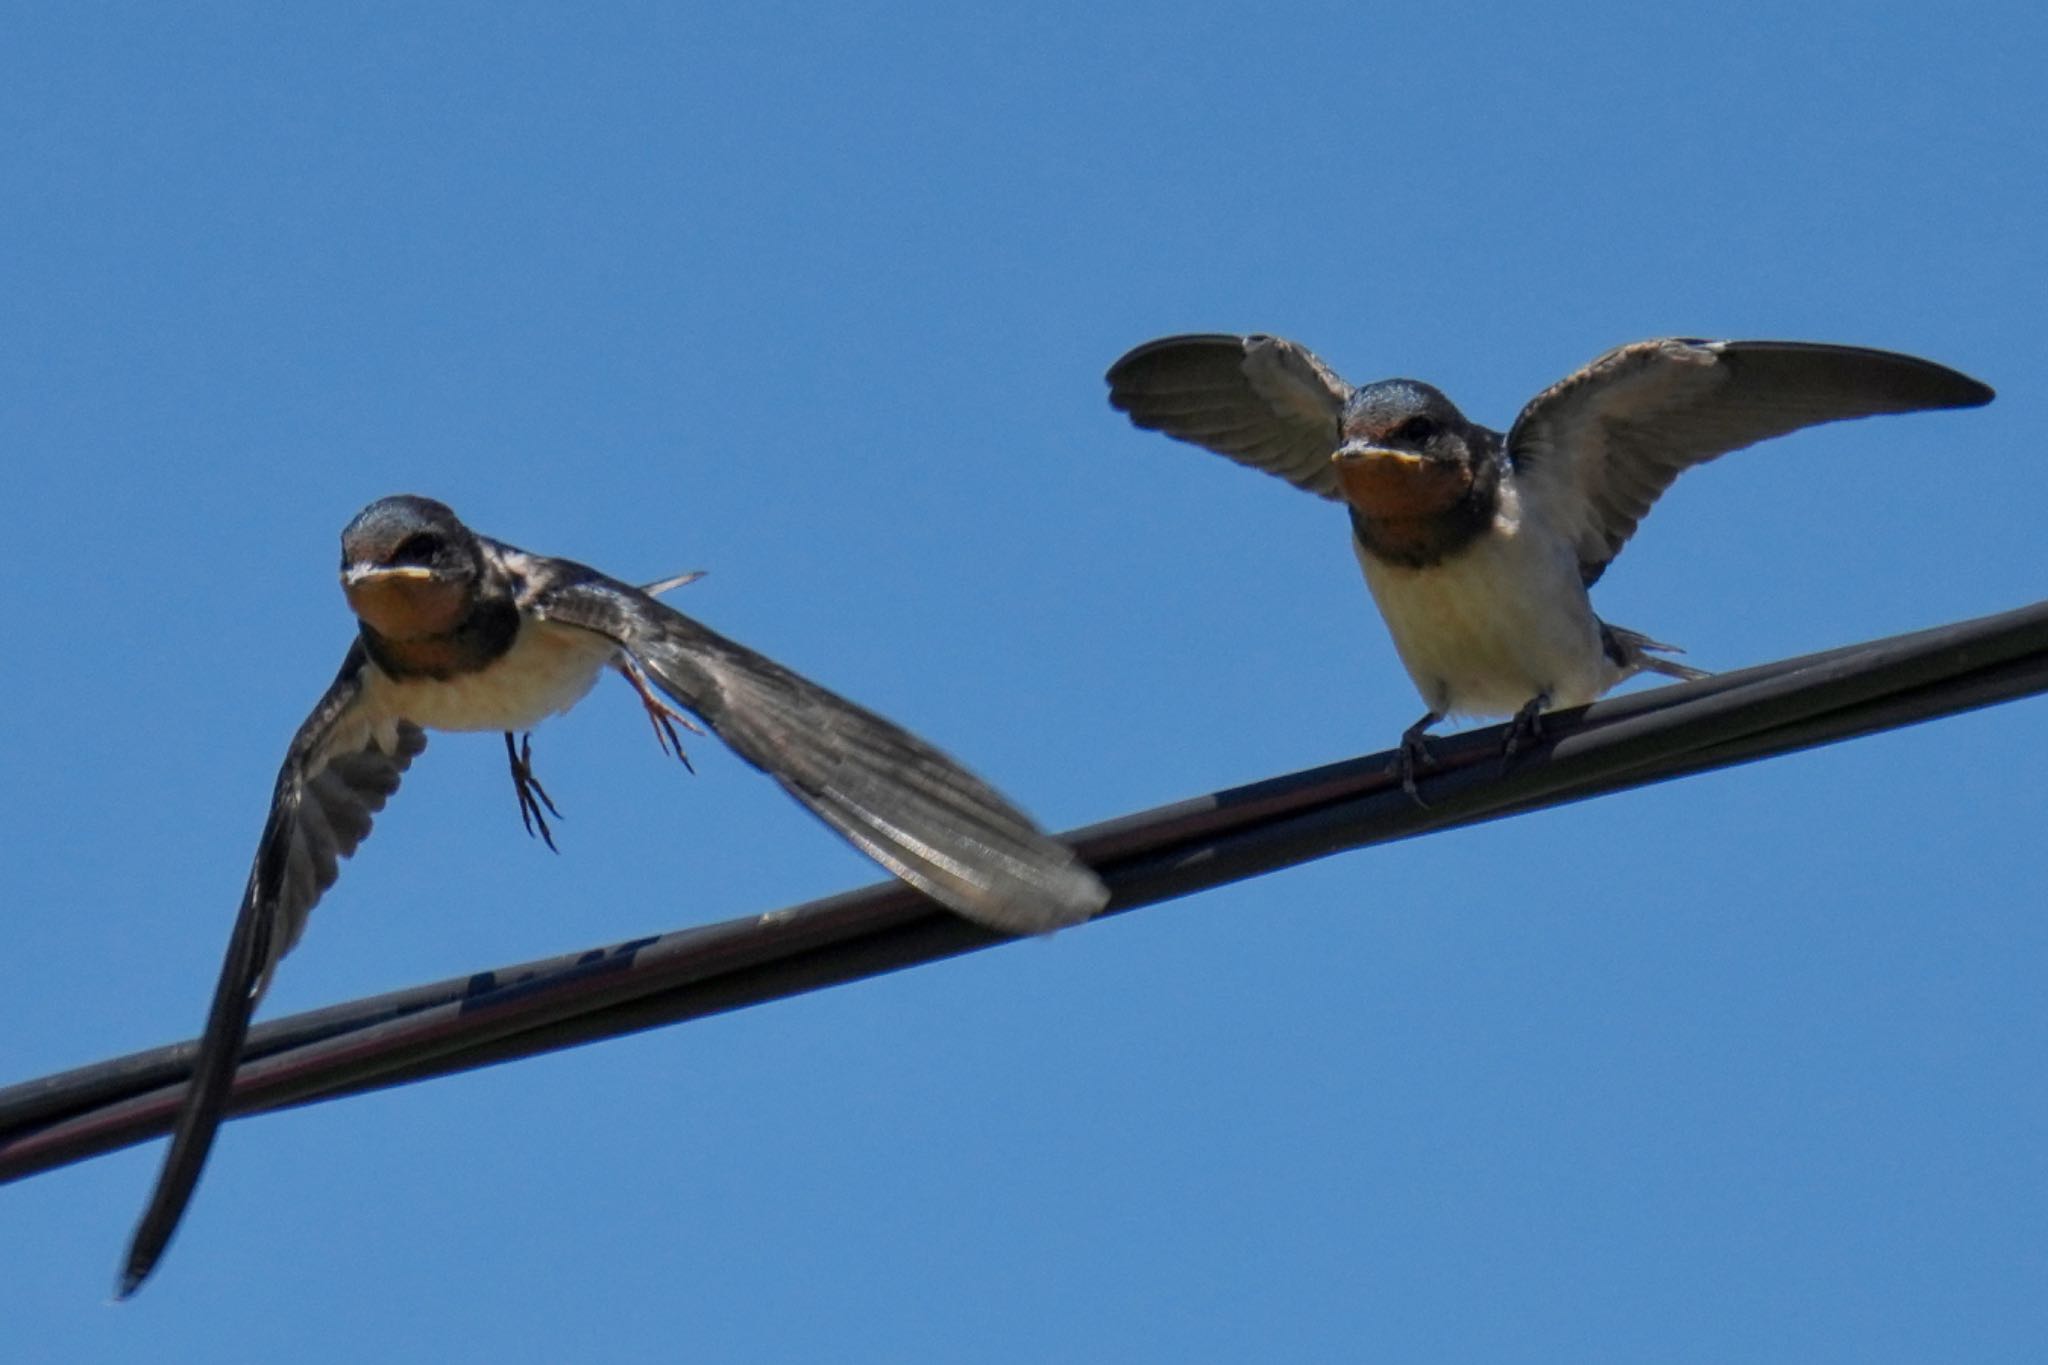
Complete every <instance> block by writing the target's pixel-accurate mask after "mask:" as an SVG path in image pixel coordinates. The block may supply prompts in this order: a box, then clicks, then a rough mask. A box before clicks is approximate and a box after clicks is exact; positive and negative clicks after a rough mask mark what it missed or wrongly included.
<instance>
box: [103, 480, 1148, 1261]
mask: <svg viewBox="0 0 2048 1365" xmlns="http://www.w3.org/2000/svg"><path fill="white" fill-rule="evenodd" d="M692 577H695V575H684V576H683V577H681V578H677V579H670V580H667V581H665V582H662V583H657V584H653V585H650V586H651V588H652V589H653V590H654V591H660V590H663V589H666V588H669V587H674V586H676V585H678V584H680V583H682V582H686V581H688V579H689V578H692ZM341 582H342V590H343V591H344V592H345V593H346V594H347V597H348V603H349V606H350V608H351V609H352V610H353V611H354V612H355V614H356V616H357V618H358V620H359V623H360V629H359V631H358V633H357V638H356V640H355V642H354V644H353V645H352V646H351V647H350V648H349V651H348V655H347V657H346V658H345V659H344V660H343V661H342V665H341V673H340V675H339V676H338V677H336V678H335V680H334V682H333V684H332V685H331V686H329V688H328V689H327V694H326V695H325V696H324V697H322V698H321V699H320V702H319V704H318V705H317V706H315V707H314V708H313V714H312V715H310V716H308V717H307V718H306V722H305V724H303V725H301V726H300V727H299V731H298V733H297V734H296V735H295V736H293V738H292V742H291V747H290V748H289V749H288V750H287V751H286V754H285V760H284V767H283V769H282V771H280V772H279V773H278V778H277V788H276V792H275V794H274V795H273V797H272V799H271V806H270V818H269V820H268V822H267V823H266V824H265V825H264V828H263V837H262V839H261V841H260V842H259V843H258V845H257V849H256V862H255V866H254V867H253V868H251V870H250V873H249V883H248V888H247V890H246V891H245V892H244V893H243V897H242V906H241V912H240V914H239V916H238V917H237V918H236V921H235V929H234V934H233V937H232V938H231V939H230V941H229V944H228V951H227V960H226V961H225V963H223V965H222V967H221V975H220V983H219V985H218V986H217V987H216V988H215V991H214V997H213V1005H212V1008H211V1011H210V1012H209V1013H208V1015H207V1020H206V1028H205V1031H204V1033H202V1034H201V1036H200V1041H199V1051H198V1055H197V1057H196V1058H195V1059H194V1061H193V1064H192V1082H191V1088H190V1090H189V1091H188V1093H187V1095H186V1099H185V1104H184V1108H183V1109H182V1110H181V1111H180V1112H179V1115H178V1119H177V1122H176V1125H175V1126H174V1127H173V1129H172V1133H171V1145H170V1150H169V1152H168V1154H167V1155H166V1156H165V1158H164V1166H163V1171H162V1174H161V1175H160V1176H159V1177H158V1179H157V1185H156V1189H155V1191H154V1193H153V1194H152V1195H151V1198H150V1203H149V1207H148V1208H147V1209H146V1210H145V1211H144V1212H143V1215H142V1219H141V1221H140V1222H139V1223H138V1224H137V1226H136V1230H135V1236H134V1239H133V1241H132V1242H131V1243H130V1246H129V1252H128V1259H127V1262H126V1264H125V1266H124V1269H123V1273H122V1278H121V1288H120V1293H121V1295H122V1296H123V1297H126V1296H127V1295H128V1294H131V1293H133V1292H134V1291H135V1289H136V1288H137V1287H138V1286H139V1285H140V1284H141V1283H142V1281H143V1279H144V1277H146V1276H147V1275H148V1274H149V1272H150V1270H151V1268H152V1267H153V1266H154V1265H155V1264H156V1261H157V1258H158V1257H159V1256H160V1255H161V1253H162V1251H163V1248H164V1246H165V1244H166V1243H167V1242H168V1241H169V1240H170V1236H171V1233H172V1231H173V1230H174V1229H175V1228H176V1227H177V1223H178V1219H179V1217H180V1215H181V1214H182V1213H183V1212H184V1208H185V1205H186V1203H187V1201H188V1200H189V1199H190V1197H191V1193H192V1188H193V1186H194V1184H195V1183H196V1182H197V1181H198V1178H199V1171H200V1168H201V1166H202V1165H204V1163H205V1160H206V1153H207V1149H208V1148H209V1147H210V1146H211V1145H212V1142H213V1135H214V1132H215V1130H216V1129H217V1128H218V1127H219V1124H220V1120H221V1117H222V1113H223V1111H224V1109H225V1106H226V1103H227V1097H228V1090H229V1086H230V1083H231V1081H232V1079H233V1077H234V1072H235V1066H236V1063H237V1061H238V1060H239V1059H240V1056H241V1052H242V1043H243V1039H244V1037H245V1036H246V1034H247V1032H248V1026H249V1017H250V1015H251V1014H252V1013H253V1011H254V1010H255V1007H256V1002H257V1001H258V1000H259V999H260V998H261V996H262V994H263V991H264V988H265V987H266V986H267V985H268V984H269V981H270V976H271V973H272V972H273V971H274V970H275V968H276V967H277V963H278V960H279V959H280V958H282V957H283V956H284V955H285V954H286V953H287V952H289V951H290V950H291V948H292V945H293V944H294V943H295V942H297V940H298V937H299V933H300V931H301V930H302V929H304V927H305V923H306V916H307V913H308V912H309V911H311V910H312V908H313V905H314V903H315V902H317V901H318V900H319V899H320V895H321V893H322V892H324V891H325V890H326V889H327V888H328V887H329V886H331V885H333V883H334V879H335V875H336V866H335V864H336V860H337V859H339V858H345V857H347V856H348V855H350V854H352V853H354V852H355V850H356V846H357V844H359V843H360V842H361V841H362V840H363V838H364V837H365V836H366V835H367V834H368V833H369V832H370V821H371V817H372V816H373V815H375V814H376V813H377V812H378V811H379V810H381V809H382V808H383V806H384V802H385V800H386V799H387V798H389V797H390V796H391V794H392V793H393V792H394V791H396V790H397V788H398V783H399V778H400V776H401V774H403V773H404V772H405V770H406V767H407V765H409V764H410V763H411V762H412V760H413V758H414V757H415V756H417V755H418V754H419V752H420V751H421V750H422V749H423V748H425V747H426V743H427V740H426V734H425V731H427V730H430V729H431V730H485V731H489V730H497V731H502V732H503V733H504V736H505V748H506V752H507V754H508V755H509V756H510V759H511V766H512V780H513V787H514V790H515V791H516V793H517V795H518V797H519V808H520V815H521V818H522V819H524V820H526V821H528V829H529V831H530V832H531V831H533V830H534V829H535V827H536V826H538V829H539V832H540V833H541V835H542V837H543V838H546V837H548V836H547V826H546V822H545V820H544V818H543V817H542V814H541V807H542V806H543V805H544V804H545V805H546V806H547V808H548V809H549V810H553V805H552V803H550V802H548V800H547V794H546V793H545V792H544V791H542V790H541V788H540V785H539V783H538V782H537V781H536V780H535V779H534V777H533V772H532V767H531V758H532V750H531V747H530V745H531V739H530V737H529V739H528V741H527V743H525V744H521V745H518V746H516V747H515V745H514V743H513V736H514V734H515V733H518V732H521V731H527V730H530V729H531V728H532V727H533V726H535V725H538V724H539V723H540V722H541V721H543V720H545V719H546V718H547V717H549V716H552V715H555V714H557V713H559V712H563V711H566V710H568V709H569V708H570V707H571V706H573V705H575V704H576V702H577V701H579V700H580V699H581V698H582V697H583V695H584V694H585V693H586V692H588V691H589V690H590V688H591V687H592V685H594V684H595V683H596V681H597V679H598V676H599V675H600V674H602V673H603V672H604V671H605V670H606V669H608V668H609V669H614V670H616V671H617V672H619V673H620V674H622V675H624V676H625V678H626V679H627V681H629V682H630V683H632V685H633V687H634V689H635V690H636V691H637V692H638V693H639V694H640V697H641V701H642V703H643V704H644V705H645V706H646V708H647V712H648V715H649V717H650V718H651V719H652V720H653V722H654V726H655V733H656V737H657V739H658V740H659V741H660V742H661V743H662V745H663V747H664V748H673V749H674V750H675V752H676V754H677V756H678V757H681V756H682V747H681V743H680V737H679V736H678V735H677V734H676V733H675V729H674V726H675V725H676V724H678V723H681V724H682V725H684V726H686V727H688V728H690V729H692V730H695V729H696V727H695V726H692V725H690V723H689V721H688V720H687V719H686V718H685V717H683V716H682V715H681V714H679V713H678V712H676V711H674V710H672V709H671V708H670V707H669V706H668V705H667V703H666V702H664V701H663V699H662V697H661V696H657V695H656V692H657V691H658V692H660V693H662V694H666V696H667V697H668V698H669V699H670V700H673V701H674V702H675V703H677V704H678V705H680V706H681V707H683V708H685V709H686V710H688V711H690V712H694V713H695V714H696V715H697V716H698V717H699V718H700V719H702V720H703V722H704V723H705V724H706V725H708V726H709V727H710V728H711V729H712V731H713V732H715V733H716V734H717V735H718V737H719V738H721V739H723V740H724V741H725V742H726V743H727V744H728V745H730V746H731V748H732V749H733V751H734V752H735V753H737V754H738V755H739V756H740V757H741V758H743V759H745V760H746V761H747V762H749V763H751V764H753V765H754V766H755V767H757V768H759V769H761V770H762V771H764V772H766V773H767V774H768V775H769V776H771V777H773V778H774V779H775V780H776V781H777V782H779V783H781V784H782V787H783V789H784V790H785V791H787V792H789V793H790V795H792V796H794V797H795V798H796V799H797V800H798V801H801V802H802V803H803V804H804V805H806V806H808V807H810V809H811V811H812V813H814V814H815V815H817V816H818V818H819V819H821V820H823V821H824V822H825V823H826V824H828V825H830V826H831V827H832V828H833V829H835V830H837V831H838V832H839V833H840V834H842V835H844V836H845V837H846V838H847V839H848V840H849V841H850V842H851V843H853V845H854V846H855V847H857V848H859V849H860V850H861V852H863V853H865V854H867V855H868V856H869V857H871V858H873V859H874V860H875V861H876V862H878V863H880V864H881V865H882V866H883V867H886V868H887V869H889V871H891V872H893V873H894V874H896V875H897V876H898V877H901V878H902V879H903V880H904V881H906V882H908V883H910V884H911V885H912V886H914V887H916V888H917V889H918V890H920V891H922V892H924V893H925V894H926V895H928V896H930V897H932V898H933V899H934V900H936V901H938V902H939V903H940V904H942V905H945V906H946V907H947V908H949V909H951V910H953V911H955V912H957V913H959V914H961V915H964V916H965V917H967V918H968V919H970V920H973V921H974V922H976V923H977V924H982V925H986V926H988V927H989V928H992V929H997V930H1001V931H1002V932H1004V933H1012V934H1037V933H1044V932H1047V931H1049V930H1053V929H1058V928H1060V927H1062V926H1064V925H1069V924H1078V923H1079V922H1081V921H1082V920H1085V919H1087V918H1088V917H1089V916H1091V915H1093V914H1094V913H1095V912H1096V911H1098V910H1100V909H1101V908H1102V906H1103V904H1104V903H1105V902H1106V901H1107V900H1108V897H1109V893H1108V891H1107V889H1106V888H1105V887H1104V886H1103V885H1102V883H1101V881H1100V880H1098V879H1097V878H1096V876H1095V874H1094V873H1093V872H1091V871H1090V870H1089V869H1088V868H1087V867H1085V866H1084V865H1082V863H1081V862H1080V861H1079V860H1078V859H1077V858H1076V857H1075V856H1074V853H1073V851H1072V850H1071V849H1069V848H1067V847H1066V845H1064V844H1061V843H1059V842H1058V841H1056V840H1054V839H1051V838H1049V837H1047V836H1046V835H1044V834H1042V833H1040V832H1039V831H1038V829H1037V828H1036V827H1035V826H1034V825H1032V823H1031V821H1030V820H1029V819H1027V818H1026V817H1025V816H1024V815H1023V814H1021V813H1020V812H1019V811H1017V810H1016V809H1015V808H1014V807H1012V806H1011V805H1010V804H1009V803H1008V802H1007V801H1005V800H1004V799H1003V798H1002V797H1001V796H999V795H998V794H997V793H996V792H995V791H994V790H992V789H991V788H989V787H988V786H987V785H985V784H984V783H982V782H981V781H980V780H979V779H977V778H975V777H974V776H973V775H972V774H970V773H968V772H966V771H965V770H964V769H962V768H961V767H960V765H959V764H957V763H955V762H954V761H953V760H952V759H950V758H947V757H946V756H945V755H944V754H942V753H940V752H939V751H938V750H936V749H934V748H932V746H931V745H929V744H926V743H925V742H924V741H923V740H921V739H919V738H917V737H916V736H915V735H912V734H910V733H909V732H908V731H906V730H903V729H901V728H900V727H898V726H896V725H893V724H891V723H890V722H888V721H886V720H883V719H882V718H881V717H880V716H877V715H875V714H873V713H872V712H869V711H865V710H863V709H861V708H860V707H858V706H855V705H854V704H853V703H851V702H849V701H847V700H845V699H844V698H842V697H838V696H835V695H834V694H832V693H831V692H828V691H826V690H825V689H824V688H822V687H820V686H818V685H817V684H816V683H814V682H811V681H809V680H808V679H806V678H802V677H799V676H798V675H797V674H795V673H792V672H791V671H790V670H789V669H787V668H784V667H783V666H782V665H781V664H778V663H776V662H775V661H774V660H772V659H767V658H764V657H762V656H761V655H759V654H756V653H754V652H753V651H752V650H750V649H747V648H746V647H744V646H742V645H738V644H735V643H733V642H732V641H731V640H728V639H725V638H724V637H723V636H720V635H717V634H714V633H713V632H712V631H710V630H707V629H705V628H704V627H703V626H701V625H699V624H697V622H695V621H693V620H691V619H690V618H689V617H687V616H684V615H682V614H681V613H679V612H676V611H672V610H670V609H669V608H668V607H666V606H663V605H662V604H661V603H659V602H657V601H655V600H654V597H653V596H652V594H651V592H650V591H649V590H646V589H640V588H634V587H630V586H628V585H627V584H625V583H621V582H619V581H617V580H616V579H612V578H608V577H606V576H605V575H604V574H601V573H599V572H597V571H596V570H595V569H591V568H587V567H585V566H584V565H581V564H576V563H572V562H570V561H569V560H566V559H550V558H548V557H547V556H545V555H536V554H529V553H528V552H527V551H525V550H520V549H515V548H514V547H512V546H510V545H506V544H504V543H503V542H501V541H496V540H492V539H490V538H488V537H486V536H481V535H478V534H477V533H475V532H474V531H472V530H470V529H469V528H468V527H467V526H465V525H463V524H462V522H460V521H459V520H457V519H456V516H455V513H453V512H452V511H450V510H449V509H448V508H446V507H444V506H443V505H442V504H440V503H438V502H434V501H431V500H429V499H427V498H418V497H392V498H385V499H383V500H381V501H379V502H374V503H372V504H370V506H368V507H366V508H364V509H363V511H362V512H361V513H360V514H358V515H357V517H356V518H355V520H353V521H351V522H350V523H349V524H348V526H347V528H346V529H345V530H343V531H342V533H341ZM650 684H651V686H650ZM699 733H701V731H699ZM549 843H550V846H552V844H553V840H552V839H551V838H550V839H549Z"/></svg>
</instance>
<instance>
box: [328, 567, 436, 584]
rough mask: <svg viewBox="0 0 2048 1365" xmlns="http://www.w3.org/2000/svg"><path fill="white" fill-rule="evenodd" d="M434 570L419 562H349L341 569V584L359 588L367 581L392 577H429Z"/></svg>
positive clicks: (379, 580) (382, 581)
mask: <svg viewBox="0 0 2048 1365" xmlns="http://www.w3.org/2000/svg"><path fill="white" fill-rule="evenodd" d="M433 576H434V571H433V570H432V569H429V568H427V567H426V566H424V565H421V564H351V565H349V566H348V567H347V568H345V569H343V570H342V571H341V586H342V587H344V588H359V587H362V586H363V585H364V584H367V583H388V582H390V581H392V580H393V579H406V578H412V579H421V580H424V579H429V578H432V577H433Z"/></svg>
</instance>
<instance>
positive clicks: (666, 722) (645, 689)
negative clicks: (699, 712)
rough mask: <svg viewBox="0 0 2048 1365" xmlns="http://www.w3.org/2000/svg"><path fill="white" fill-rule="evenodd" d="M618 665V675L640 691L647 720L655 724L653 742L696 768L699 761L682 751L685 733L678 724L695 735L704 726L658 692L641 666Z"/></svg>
mask: <svg viewBox="0 0 2048 1365" xmlns="http://www.w3.org/2000/svg"><path fill="white" fill-rule="evenodd" d="M618 668H619V676H620V677H622V678H624V679H625V680H626V681H627V682H629V683H631V684H633V690H634V691H635V692H638V693H639V694H640V704H641V705H642V706H644V707H646V708H647V720H648V723H649V724H651V725H653V726H654V742H655V743H656V744H658V745H660V746H661V751H662V752H663V753H668V754H674V755H675V756H676V758H677V760H678V761H679V762H681V763H682V765H683V766H684V767H685V768H688V769H689V770H690V771H691V772H693V773H694V772H696V771H697V768H696V765H695V764H693V763H691V762H690V756H689V755H688V754H686V753H684V752H683V737H682V736H681V735H679V734H677V733H676V727H677V726H678V725H680V726H682V727H683V728H684V729H685V730H688V731H689V732H690V733H691V734H693V735H702V734H703V733H704V727H703V726H701V725H698V724H697V723H696V722H695V721H693V720H691V719H690V718H689V717H688V716H686V715H684V714H683V713H682V712H680V711H678V710H676V709H675V708H674V707H673V706H670V705H669V704H668V703H667V702H665V701H663V700H662V699H661V698H660V697H658V696H656V695H655V693H654V689H653V688H651V687H649V686H648V685H647V679H646V677H645V675H643V674H642V673H641V672H640V670H639V669H637V668H634V667H633V666H632V665H630V664H623V663H622V664H620V665H619V666H618Z"/></svg>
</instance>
